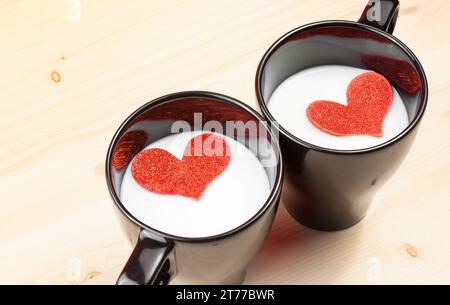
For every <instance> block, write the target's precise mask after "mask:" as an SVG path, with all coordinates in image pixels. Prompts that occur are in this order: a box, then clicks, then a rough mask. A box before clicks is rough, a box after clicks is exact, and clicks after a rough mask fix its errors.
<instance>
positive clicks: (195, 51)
mask: <svg viewBox="0 0 450 305" xmlns="http://www.w3.org/2000/svg"><path fill="white" fill-rule="evenodd" d="M403 2H404V3H403V4H402V7H401V11H400V17H399V21H398V23H397V28H396V30H395V34H396V35H397V37H399V38H400V39H402V40H403V41H404V42H405V43H406V44H408V45H409V46H410V47H411V48H412V49H413V51H414V52H415V53H416V55H417V56H418V57H419V58H420V59H421V61H422V64H423V65H424V67H425V70H426V71H427V75H428V79H429V85H430V91H431V93H430V99H429V108H428V110H427V113H426V115H425V118H424V120H423V122H422V125H421V129H420V132H419V134H418V136H417V139H416V142H415V144H414V146H413V148H412V150H411V152H410V154H409V155H408V157H407V159H406V160H405V162H404V163H403V165H402V167H401V169H400V170H399V171H398V172H397V174H396V175H395V176H394V177H393V178H392V179H391V181H390V182H389V183H388V184H387V185H386V186H385V187H384V188H383V189H382V191H381V192H380V193H379V195H378V196H377V198H376V200H375V203H374V205H373V208H372V210H371V212H370V214H369V216H368V217H367V218H366V219H365V220H364V221H363V222H361V223H360V224H358V225H356V226H354V227H353V228H351V229H348V230H345V231H341V232H334V233H323V232H317V231H313V230H310V229H307V228H305V227H303V226H301V225H300V224H297V223H296V222H294V221H293V220H292V219H291V218H290V217H289V216H288V215H287V213H286V212H285V210H284V208H283V207H281V208H280V210H279V213H278V216H277V218H276V221H275V223H274V226H273V229H272V232H271V233H270V236H269V238H268V240H267V242H266V243H265V244H264V246H263V248H262V250H261V251H260V253H259V254H258V256H257V257H256V258H255V260H254V261H253V263H252V264H251V266H250V270H249V272H248V275H247V279H246V283H251V284H288V283H289V284H301V283H324V284H325V283H334V284H342V283H361V284H366V283H370V284H376V283H450V237H449V235H450V220H449V219H450V73H449V71H450V60H449V57H448V55H449V53H450V36H449V35H448V31H449V29H450V2H449V1H446V0H442V1H425V0H408V1H403ZM365 4H366V1H365V0H353V1H334V0H324V1H312V0H310V1H285V0H283V1H265V0H264V1H262V0H253V1H242V0H237V1H234V0H233V1H231V0H227V1H225V0H220V1H219V0H217V1H208V0H205V1H168V0H165V1H149V0H143V1H127V2H126V4H125V2H124V1H120V0H114V1H113V0H95V1H93V0H81V1H77V0H67V1H65V0H53V1H32V0H28V1H18V0H1V1H0V28H1V33H0V71H1V72H0V100H1V106H0V128H1V132H0V139H1V142H0V143H1V150H0V160H1V163H0V194H1V198H2V203H1V213H0V283H62V284H63V283H74V284H100V283H102V284H112V283H114V282H115V279H116V277H117V275H118V273H119V272H120V270H121V268H122V266H123V264H124V262H125V261H126V259H127V257H128V255H129V253H130V250H131V247H130V245H129V244H128V242H127V241H126V240H125V237H124V235H123V234H122V232H121V230H120V228H119V225H118V223H117V222H116V219H115V217H114V214H113V208H112V206H111V204H110V201H109V194H108V191H107V189H106V184H105V178H104V159H105V155H106V149H107V147H108V144H109V141H110V139H111V137H112V135H113V133H114V131H115V130H116V128H117V127H118V125H119V124H120V123H121V121H122V120H123V119H124V118H125V117H126V116H127V115H128V114H129V113H131V112H132V111H133V110H134V109H136V108H137V107H139V106H140V105H142V104H143V103H145V102H147V101H149V100H150V99H153V98H155V97H158V96H160V95H163V94H166V93H169V92H175V91H181V90H189V89H201V90H210V91H218V92H222V93H225V94H227V95H231V96H234V97H236V98H238V99H240V100H242V101H245V102H247V103H249V104H250V105H252V106H255V107H256V99H255V94H254V89H253V80H254V74H255V70H256V66H257V64H258V62H259V60H260V58H261V56H262V55H263V53H264V51H265V50H266V49H267V48H268V47H269V45H270V44H271V43H272V42H273V41H274V40H275V39H276V38H277V37H279V36H280V35H281V34H283V33H285V32H287V31H288V30H290V29H292V28H294V27H296V26H298V25H301V24H304V23H308V22H312V21H317V20H324V19H349V20H356V19H358V17H359V15H360V13H361V11H362V8H363V6H364V5H365Z"/></svg>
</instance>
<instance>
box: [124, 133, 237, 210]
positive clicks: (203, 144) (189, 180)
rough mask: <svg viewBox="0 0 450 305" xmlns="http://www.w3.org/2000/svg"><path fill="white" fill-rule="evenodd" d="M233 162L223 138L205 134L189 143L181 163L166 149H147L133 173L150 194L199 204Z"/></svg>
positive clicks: (135, 163) (142, 153) (134, 165)
mask: <svg viewBox="0 0 450 305" xmlns="http://www.w3.org/2000/svg"><path fill="white" fill-rule="evenodd" d="M230 159H231V156H230V147H229V145H228V143H227V142H226V141H225V139H224V138H222V137H219V136H217V135H213V134H202V135H199V136H196V137H193V138H192V139H191V140H190V141H189V143H188V144H187V145H186V148H185V150H184V154H183V158H182V159H181V160H179V159H178V158H176V157H175V156H174V155H172V154H171V153H169V152H167V151H166V150H164V149H160V148H152V149H146V150H143V151H141V152H140V153H139V154H138V155H137V156H136V157H135V159H134V160H133V163H132V167H131V171H132V175H133V178H134V179H135V180H136V182H137V183H138V184H139V185H140V186H141V187H143V188H144V189H146V190H147V191H149V192H153V193H157V194H162V195H181V196H185V197H188V198H192V199H195V200H197V201H198V200H199V199H200V197H201V196H202V194H203V192H204V191H205V190H206V188H207V187H208V185H209V184H210V183H211V182H212V181H213V180H214V179H215V178H216V177H218V176H219V175H220V174H221V173H222V172H223V171H224V170H225V169H226V167H227V166H228V163H229V162H230Z"/></svg>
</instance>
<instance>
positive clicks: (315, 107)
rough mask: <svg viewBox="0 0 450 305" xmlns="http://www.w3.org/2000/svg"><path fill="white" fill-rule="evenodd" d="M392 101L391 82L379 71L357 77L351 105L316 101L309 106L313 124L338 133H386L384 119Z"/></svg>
mask: <svg viewBox="0 0 450 305" xmlns="http://www.w3.org/2000/svg"><path fill="white" fill-rule="evenodd" d="M391 104H392V88H391V85H390V84H389V81H388V80H387V79H386V78H384V77H383V76H382V75H380V74H378V73H375V72H367V73H363V74H360V75H358V76H357V77H355V78H354V79H353V80H352V81H351V82H350V84H349V85H348V87H347V106H345V105H342V104H339V103H336V102H332V101H315V102H313V103H311V104H310V105H309V106H308V108H307V109H306V114H307V116H308V119H309V120H310V121H311V123H312V124H313V125H314V126H316V127H317V128H319V129H320V130H322V131H323V132H326V133H328V134H331V135H334V136H350V135H370V136H373V137H382V136H383V121H384V118H385V117H386V114H387V112H388V111H389V108H390V107H391Z"/></svg>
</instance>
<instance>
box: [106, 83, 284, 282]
mask: <svg viewBox="0 0 450 305" xmlns="http://www.w3.org/2000/svg"><path fill="white" fill-rule="evenodd" d="M198 114H201V116H202V118H201V120H202V122H200V124H198V120H197V119H198ZM180 121H184V122H185V123H186V124H188V126H189V127H190V128H192V130H204V129H206V126H207V125H206V124H205V125H203V123H207V122H217V123H216V124H215V125H214V126H216V127H215V128H214V131H215V132H221V131H219V130H217V129H220V126H222V127H224V128H222V131H223V132H222V133H225V132H226V135H227V136H229V137H232V138H234V139H235V140H236V141H239V142H241V143H242V144H244V145H245V146H246V147H247V148H248V149H250V150H251V151H252V152H253V153H254V154H255V156H256V157H257V158H258V159H259V160H260V162H261V163H262V164H263V166H264V169H265V172H266V175H267V177H268V181H269V184H270V187H271V192H270V195H269V197H268V198H267V200H266V202H264V203H261V209H260V210H259V211H258V212H257V213H256V214H255V215H253V217H251V219H249V220H248V221H246V222H245V223H243V224H241V225H240V226H239V227H236V228H234V229H232V230H231V231H228V232H224V233H222V234H219V235H215V236H209V237H204V238H188V237H181V236H174V235H171V234H168V233H164V232H161V231H158V230H157V229H155V228H152V227H151V224H145V223H142V222H141V221H139V219H137V218H136V217H135V216H133V215H132V214H130V213H129V212H128V211H127V209H126V208H125V207H124V205H123V204H122V203H121V201H120V198H119V195H118V194H119V193H120V192H119V190H120V186H121V182H122V177H123V175H124V173H125V171H126V169H127V167H128V165H129V163H130V162H131V160H132V159H133V157H134V156H135V155H136V154H137V153H139V151H141V150H142V149H143V148H144V147H146V146H147V145H149V144H150V143H152V142H154V141H156V140H158V139H160V138H162V137H165V136H168V135H170V134H173V130H172V127H173V126H174V125H173V123H174V122H180ZM227 122H241V123H243V124H244V125H241V128H236V129H234V130H233V131H232V134H230V130H229V129H226V126H225V125H226V124H227ZM252 123H253V124H252ZM217 124H219V126H217ZM177 126H178V125H177ZM242 126H246V127H249V128H250V127H251V126H253V128H255V126H256V129H255V130H254V131H256V132H252V131H251V130H249V129H246V128H242ZM217 127H219V128H217ZM208 131H211V130H208ZM250 143H257V144H258V145H250ZM282 177H283V166H282V161H281V156H280V151H279V146H278V142H277V139H276V138H275V137H274V136H273V134H272V132H271V131H270V130H269V128H268V126H267V125H266V123H265V122H264V119H263V117H262V116H261V115H260V114H258V113H257V112H256V111H254V110H253V109H251V108H250V107H249V106H247V105H245V104H243V103H241V102H239V101H237V100H235V99H233V98H230V97H227V96H224V95H220V94H217V93H211V92H202V91H192V92H181V93H174V94H169V95H166V96H163V97H160V98H157V99H155V100H153V101H151V102H149V103H147V104H145V105H144V106H142V107H141V108H139V109H138V110H136V111H135V112H134V113H133V114H131V115H130V116H129V117H128V118H127V119H126V120H125V121H124V122H123V123H122V125H121V126H120V127H119V129H118V130H117V132H116V133H115V135H114V137H113V139H112V141H111V144H110V146H109V149H108V153H107V159H106V180H107V185H108V189H109V192H110V194H111V197H112V200H113V201H114V203H115V206H116V207H117V209H116V211H117V212H118V213H117V215H118V218H119V220H120V224H121V226H122V229H123V231H124V232H125V234H126V235H127V237H128V239H129V240H130V242H131V243H132V245H134V250H133V252H132V254H131V256H130V258H129V259H128V262H127V263H126V265H125V267H124V269H123V271H122V273H121V275H120V276H119V279H118V280H117V284H167V283H169V282H170V281H171V280H172V279H173V277H174V276H175V275H176V274H177V273H178V272H179V273H180V274H182V275H183V277H184V280H185V281H187V282H189V283H191V284H238V283H241V282H242V281H243V279H244V277H245V273H246V270H247V265H248V263H249V262H250V260H251V259H252V258H253V257H254V255H255V254H256V253H257V251H258V250H259V248H260V246H261V244H262V242H263V241H264V239H265V238H266V235H267V233H268V231H269V229H270V227H271V225H272V222H273V219H274V216H275V213H276V210H277V207H278V203H279V200H280V194H281V185H282ZM236 179H239V177H236ZM230 191H231V190H230Z"/></svg>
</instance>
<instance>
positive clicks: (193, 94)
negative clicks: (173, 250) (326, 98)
mask: <svg viewBox="0 0 450 305" xmlns="http://www.w3.org/2000/svg"><path fill="white" fill-rule="evenodd" d="M183 98H209V99H212V100H217V101H218V102H223V103H227V104H231V105H233V106H237V107H238V108H240V109H242V110H243V111H245V112H247V113H249V114H250V115H252V116H253V117H254V118H256V119H257V120H258V121H259V122H260V123H262V124H263V126H264V128H265V129H266V131H267V132H268V134H269V135H270V137H271V141H272V142H271V146H272V148H273V149H274V152H275V154H276V155H277V158H278V162H277V173H276V175H275V182H274V185H273V187H272V188H271V191H270V194H269V196H268V197H267V199H266V201H265V202H264V204H263V205H262V206H261V208H260V209H259V210H258V211H257V212H256V213H255V214H253V216H252V217H251V218H249V219H248V220H246V221H245V222H243V223H242V224H240V225H239V226H237V227H235V228H233V229H231V230H228V231H225V232H223V233H220V234H215V235H211V236H205V237H185V236H178V235H173V234H170V233H166V232H163V231H160V230H157V229H155V228H153V227H151V226H149V225H147V224H145V223H144V222H142V221H140V220H139V219H138V218H136V217H135V216H134V215H132V214H131V213H130V212H129V211H128V210H127V209H126V208H125V206H124V205H123V204H122V202H121V201H120V198H119V196H118V195H117V193H116V191H115V190H114V186H113V182H112V175H111V166H110V165H111V162H112V154H113V150H114V148H115V147H116V145H117V143H118V142H119V139H120V137H121V136H122V135H123V133H124V132H125V130H126V128H127V127H128V126H129V124H130V123H131V122H132V121H133V120H134V119H135V118H136V117H138V116H139V115H141V114H142V113H144V112H145V111H148V110H150V109H152V108H155V107H157V106H159V105H161V104H164V103H170V102H173V101H176V100H180V99H183ZM282 159H283V158H282V156H281V150H280V147H279V143H278V139H277V138H276V137H275V136H274V134H273V132H272V131H271V129H270V128H269V125H268V124H267V121H266V119H265V118H264V117H263V116H262V115H261V114H259V113H258V112H257V111H256V110H254V109H253V108H252V107H251V106H249V105H247V104H245V103H243V102H241V101H239V100H237V99H235V98H232V97H230V96H227V95H224V94H221V93H216V92H210V91H199V90H196V91H180V92H174V93H169V94H166V95H163V96H160V97H158V98H155V99H153V100H151V101H149V102H147V103H145V104H144V105H142V106H140V107H139V108H137V109H136V110H135V111H133V112H132V113H131V114H130V115H129V116H128V117H127V118H126V119H125V120H124V121H123V122H122V123H121V124H120V126H119V127H118V128H117V130H116V132H115V133H114V135H113V138H112V140H111V142H110V144H109V147H108V151H107V154H106V162H105V174H106V177H105V178H106V184H107V186H108V191H109V194H110V195H111V197H112V199H113V201H114V204H115V205H116V206H117V208H118V209H119V210H120V212H121V213H122V214H123V215H124V216H125V217H126V218H127V219H128V220H130V221H131V222H133V223H134V224H135V225H137V226H138V227H140V228H141V229H145V230H147V231H149V232H152V233H154V234H156V235H158V236H161V237H163V238H166V239H169V240H172V241H180V242H189V243H201V242H210V241H215V240H220V239H223V238H226V237H229V236H231V235H234V234H237V233H239V232H240V231H242V230H244V229H245V228H247V227H249V226H250V225H252V224H253V223H254V222H256V221H257V220H258V219H260V218H261V216H262V215H263V214H264V213H265V212H266V211H267V210H268V209H269V207H270V206H272V205H273V204H276V201H277V196H278V195H279V194H280V191H281V186H282V180H283V163H282V162H283V160H282Z"/></svg>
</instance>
